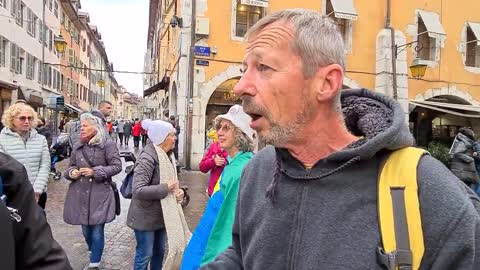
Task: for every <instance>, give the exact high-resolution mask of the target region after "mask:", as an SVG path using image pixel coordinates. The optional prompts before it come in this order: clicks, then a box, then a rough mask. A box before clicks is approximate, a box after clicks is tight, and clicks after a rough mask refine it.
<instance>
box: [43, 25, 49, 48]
mask: <svg viewBox="0 0 480 270" xmlns="http://www.w3.org/2000/svg"><path fill="white" fill-rule="evenodd" d="M43 30H44V37H43V38H44V39H43V45H44V46H45V48H47V49H48V43H49V42H50V40H49V39H48V31H49V29H48V26H46V25H45V26H44V27H43Z"/></svg>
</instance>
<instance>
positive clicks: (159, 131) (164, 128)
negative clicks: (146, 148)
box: [142, 119, 175, 145]
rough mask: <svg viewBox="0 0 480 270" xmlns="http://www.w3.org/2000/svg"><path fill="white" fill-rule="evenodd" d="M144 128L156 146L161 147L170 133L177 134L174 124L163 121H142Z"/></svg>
mask: <svg viewBox="0 0 480 270" xmlns="http://www.w3.org/2000/svg"><path fill="white" fill-rule="evenodd" d="M142 128H143V129H145V130H146V131H147V135H148V138H149V139H150V141H152V143H153V144H154V145H159V144H161V143H162V142H163V141H165V138H167V136H168V134H169V133H170V132H175V129H174V128H173V126H172V124H170V123H168V122H165V121H162V120H155V121H153V120H150V119H145V120H143V121H142Z"/></svg>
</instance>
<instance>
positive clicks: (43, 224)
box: [0, 153, 72, 270]
mask: <svg viewBox="0 0 480 270" xmlns="http://www.w3.org/2000/svg"><path fill="white" fill-rule="evenodd" d="M0 176H1V177H2V180H3V193H4V194H5V195H6V196H7V205H8V206H10V207H13V208H15V209H17V210H18V213H19V215H20V216H21V218H22V220H21V221H20V222H16V221H11V220H10V217H9V213H8V212H6V211H7V210H6V207H5V205H3V203H1V202H0V204H2V205H0V239H2V244H1V245H0V269H2V270H14V269H29V270H57V269H58V270H69V269H72V267H71V266H70V263H69V261H68V258H67V256H66V254H65V252H64V251H63V250H62V248H61V247H60V245H59V244H58V243H57V242H56V241H55V240H54V239H53V236H52V231H51V229H50V226H49V225H48V223H47V219H46V216H45V214H44V213H43V210H42V209H41V208H40V207H39V206H38V205H37V203H36V202H35V199H34V193H33V187H32V185H31V184H30V182H29V181H28V177H27V171H26V170H25V168H24V167H23V166H22V164H20V163H19V162H18V161H16V160H15V159H14V158H12V157H10V156H9V155H6V154H4V153H0ZM9 225H10V226H9ZM12 235H13V238H12V237H11V236H12ZM12 251H14V253H15V254H14V255H13V254H12ZM12 255H13V256H12ZM13 258H14V260H13Z"/></svg>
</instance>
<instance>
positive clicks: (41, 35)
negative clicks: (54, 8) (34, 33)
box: [38, 20, 45, 43]
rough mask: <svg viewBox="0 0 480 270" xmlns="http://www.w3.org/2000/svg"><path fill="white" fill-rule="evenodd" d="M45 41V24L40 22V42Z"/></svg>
mask: <svg viewBox="0 0 480 270" xmlns="http://www.w3.org/2000/svg"><path fill="white" fill-rule="evenodd" d="M44 39H45V31H43V22H42V20H38V42H40V43H43V40H44Z"/></svg>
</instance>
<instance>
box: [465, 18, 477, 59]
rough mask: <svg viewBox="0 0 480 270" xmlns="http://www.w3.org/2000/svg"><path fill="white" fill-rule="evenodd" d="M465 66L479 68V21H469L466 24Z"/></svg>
mask: <svg viewBox="0 0 480 270" xmlns="http://www.w3.org/2000/svg"><path fill="white" fill-rule="evenodd" d="M465 66H467V67H475V68H480V23H474V22H469V23H468V24H467V28H466V40H465Z"/></svg>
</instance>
